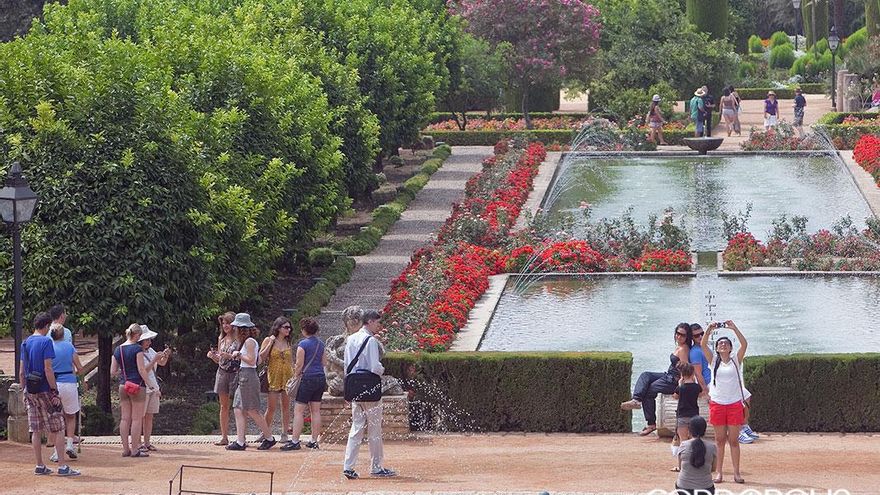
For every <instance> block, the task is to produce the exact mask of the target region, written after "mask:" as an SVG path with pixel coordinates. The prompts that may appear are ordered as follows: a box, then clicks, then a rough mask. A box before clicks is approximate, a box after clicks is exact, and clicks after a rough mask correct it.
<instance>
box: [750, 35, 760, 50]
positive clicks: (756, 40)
mask: <svg viewBox="0 0 880 495" xmlns="http://www.w3.org/2000/svg"><path fill="white" fill-rule="evenodd" d="M749 53H764V45H763V44H762V43H761V37H760V36H758V35H757V34H753V35H751V36H749Z"/></svg>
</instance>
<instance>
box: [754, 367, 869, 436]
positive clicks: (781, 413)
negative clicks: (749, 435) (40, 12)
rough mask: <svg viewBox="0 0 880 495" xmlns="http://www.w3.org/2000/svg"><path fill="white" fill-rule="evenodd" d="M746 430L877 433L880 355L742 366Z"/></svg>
mask: <svg viewBox="0 0 880 495" xmlns="http://www.w3.org/2000/svg"><path fill="white" fill-rule="evenodd" d="M744 373H745V383H746V387H747V388H748V389H749V391H750V392H752V410H751V419H750V420H749V421H750V424H751V426H752V427H753V428H755V429H757V430H763V431H840V432H864V431H880V379H878V377H880V354H877V353H874V354H793V355H789V356H756V357H750V358H748V359H747V360H746V366H745V370H744Z"/></svg>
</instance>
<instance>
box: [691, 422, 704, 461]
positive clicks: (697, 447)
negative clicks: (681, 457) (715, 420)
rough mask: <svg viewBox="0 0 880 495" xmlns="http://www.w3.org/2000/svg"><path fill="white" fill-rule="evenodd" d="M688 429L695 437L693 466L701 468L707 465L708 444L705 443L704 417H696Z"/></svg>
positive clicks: (692, 448)
mask: <svg viewBox="0 0 880 495" xmlns="http://www.w3.org/2000/svg"><path fill="white" fill-rule="evenodd" d="M688 429H689V430H690V432H691V436H692V437H694V439H693V442H692V445H691V466H693V467H695V468H701V467H703V465H704V464H706V443H705V442H704V441H703V435H705V434H706V420H705V419H703V417H702V416H694V417H693V418H691V422H690V424H688Z"/></svg>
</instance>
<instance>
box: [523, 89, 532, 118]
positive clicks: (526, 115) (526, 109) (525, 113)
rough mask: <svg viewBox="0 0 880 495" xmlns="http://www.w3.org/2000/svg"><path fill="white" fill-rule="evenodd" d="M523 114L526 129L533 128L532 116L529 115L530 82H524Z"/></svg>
mask: <svg viewBox="0 0 880 495" xmlns="http://www.w3.org/2000/svg"><path fill="white" fill-rule="evenodd" d="M522 114H523V119H524V120H525V121H526V129H531V128H532V117H531V116H529V83H528V82H525V81H523V83H522Z"/></svg>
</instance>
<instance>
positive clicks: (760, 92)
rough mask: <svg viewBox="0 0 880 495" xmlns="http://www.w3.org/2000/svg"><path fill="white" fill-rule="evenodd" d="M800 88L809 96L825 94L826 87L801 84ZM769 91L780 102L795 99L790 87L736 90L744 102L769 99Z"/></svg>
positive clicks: (815, 84) (792, 89) (792, 88)
mask: <svg viewBox="0 0 880 495" xmlns="http://www.w3.org/2000/svg"><path fill="white" fill-rule="evenodd" d="M800 88H801V91H802V92H803V93H804V94H808V95H821V94H825V85H824V84H822V83H805V84H801V85H800ZM768 91H773V92H775V93H776V98H777V99H779V100H793V99H794V87H790V88H736V92H737V94H739V97H740V99H742V100H764V99H766V98H767V92H768Z"/></svg>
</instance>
